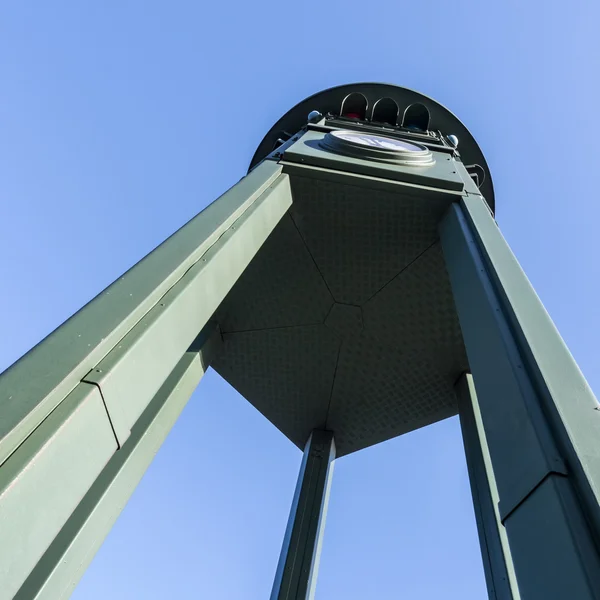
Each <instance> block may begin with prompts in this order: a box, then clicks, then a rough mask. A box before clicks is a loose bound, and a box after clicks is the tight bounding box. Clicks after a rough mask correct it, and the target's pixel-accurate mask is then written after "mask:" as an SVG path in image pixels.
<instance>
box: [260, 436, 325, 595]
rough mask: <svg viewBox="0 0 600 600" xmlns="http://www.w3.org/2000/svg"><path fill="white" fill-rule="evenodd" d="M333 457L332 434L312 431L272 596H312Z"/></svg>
mask: <svg viewBox="0 0 600 600" xmlns="http://www.w3.org/2000/svg"><path fill="white" fill-rule="evenodd" d="M334 459H335V444H334V441H333V434H332V433H331V432H330V431H322V430H315V431H313V432H312V434H311V436H310V438H309V440H308V442H307V444H306V448H305V450H304V457H303V459H302V465H301V467H300V475H299V477H298V483H297V485H296V492H295V493H294V500H293V502H292V509H291V511H290V518H289V521H288V525H287V529H286V531H285V536H284V540H283V547H282V549H281V556H280V557H279V564H278V565H277V572H276V574H275V583H274V584H273V591H272V592H271V600H309V599H311V598H314V594H315V589H316V585H317V572H318V569H319V559H320V556H321V544H322V541H323V532H324V530H325V517H326V514H327V503H328V501H329V488H330V486H331V476H332V473H333V461H334Z"/></svg>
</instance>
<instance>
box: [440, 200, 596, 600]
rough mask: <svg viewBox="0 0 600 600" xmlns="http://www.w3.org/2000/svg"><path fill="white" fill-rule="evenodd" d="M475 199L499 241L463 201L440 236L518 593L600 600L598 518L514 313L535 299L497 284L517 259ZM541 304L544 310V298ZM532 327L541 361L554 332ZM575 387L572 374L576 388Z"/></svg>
mask: <svg viewBox="0 0 600 600" xmlns="http://www.w3.org/2000/svg"><path fill="white" fill-rule="evenodd" d="M471 199H473V200H474V201H477V202H479V206H478V207H476V208H475V207H471V208H472V210H473V211H476V213H477V215H476V216H477V217H478V218H482V219H484V218H485V219H487V223H488V224H489V225H490V226H492V225H493V227H494V228H495V229H496V236H497V237H496V238H495V239H492V240H491V242H492V243H491V244H490V245H488V243H487V242H482V237H481V236H479V235H476V231H477V230H476V229H475V227H474V226H473V225H474V222H473V221H471V223H469V220H468V219H467V208H466V207H465V204H464V203H463V205H462V206H459V205H453V206H452V207H451V209H450V211H449V212H448V214H447V215H446V217H445V219H444V220H443V222H442V224H441V226H440V233H441V241H442V246H443V248H444V256H445V259H446V264H447V267H448V272H449V275H450V282H451V284H452V289H453V292H454V298H455V301H456V307H457V312H458V316H459V320H460V324H461V329H462V332H463V335H464V340H465V345H466V350H467V356H468V358H469V363H470V368H471V372H472V374H473V380H474V383H475V388H476V391H477V399H478V405H479V408H480V411H481V422H482V425H483V429H484V431H485V438H486V441H487V445H488V448H489V455H490V459H491V465H492V468H493V473H494V476H495V480H496V483H497V488H498V495H499V515H500V518H501V521H502V524H503V525H504V527H505V529H506V532H507V536H508V540H509V545H510V550H511V554H512V559H513V564H514V569H515V574H516V578H517V581H518V587H519V592H520V595H521V598H522V599H523V600H532V599H535V600H537V599H539V598H544V599H546V600H547V599H556V600H559V599H564V598H578V599H581V600H585V599H590V600H591V599H592V598H594V599H595V598H598V597H600V555H599V553H598V545H597V531H596V530H595V529H594V527H593V526H592V527H590V526H589V525H590V524H592V525H593V520H591V521H590V520H589V513H588V511H587V510H586V509H587V508H588V507H587V504H586V503H585V502H583V503H582V501H581V498H583V496H582V495H581V493H580V487H579V483H578V480H577V478H576V477H574V471H573V468H572V464H573V463H572V461H570V460H565V457H566V455H564V450H563V447H562V446H561V445H559V444H558V443H557V436H556V431H557V429H556V423H552V422H551V419H549V418H548V411H547V410H546V408H547V407H546V402H545V399H544V393H543V391H542V390H541V389H540V387H539V383H538V381H536V377H535V372H536V368H539V367H537V365H534V364H533V363H532V362H531V361H528V360H526V359H525V357H526V355H527V346H526V344H527V340H526V339H525V338H524V337H522V336H519V335H518V333H517V329H516V327H515V322H514V321H512V322H511V319H510V318H509V315H510V314H513V315H514V314H515V312H518V310H519V309H518V306H519V304H520V303H522V302H525V303H526V304H527V302H528V301H530V300H531V298H527V297H519V296H518V295H514V296H513V297H512V299H511V300H512V302H510V303H509V302H507V299H506V298H507V295H506V292H505V290H504V289H503V287H502V286H501V285H500V284H499V282H498V280H495V281H494V277H493V275H492V273H494V272H495V273H498V272H502V271H504V269H507V268H509V267H510V266H511V265H512V266H513V267H514V266H515V265H516V267H518V263H516V261H515V260H514V257H512V254H508V253H506V254H502V253H498V252H495V253H493V251H494V245H493V243H494V242H495V243H496V244H497V245H498V246H500V247H503V245H501V244H500V240H499V237H501V236H500V233H499V230H498V229H497V227H496V225H495V223H494V221H493V218H492V217H491V214H490V212H489V209H488V207H487V206H486V205H485V203H484V200H483V198H481V197H475V196H468V198H467V199H466V200H465V202H467V201H469V202H470V201H471ZM483 215H486V216H485V217H484V216H483ZM484 224H485V222H484ZM475 225H478V224H477V223H475ZM488 233H489V231H488ZM505 244H506V242H504V245H505ZM495 249H496V250H497V249H498V248H497V247H496V248H495ZM485 257H487V260H485ZM492 269H493V270H492ZM519 271H520V267H519ZM512 275H513V276H515V277H516V273H514V272H513V273H512ZM521 278H523V279H525V276H524V275H523V274H522V273H521V277H518V280H519V279H521ZM525 281H526V279H525ZM507 284H508V285H510V281H507ZM535 310H537V311H542V310H543V307H542V306H541V303H539V301H538V304H537V305H536V309H535ZM543 314H544V315H545V314H546V313H545V311H543ZM533 323H536V324H537V327H539V328H541V329H542V331H538V332H537V334H538V335H541V338H542V339H545V340H546V344H547V345H546V347H545V348H541V347H539V348H538V349H537V350H538V352H539V355H540V357H541V354H543V353H544V352H547V353H552V352H553V351H554V349H553V348H552V345H551V342H552V337H551V336H552V330H551V331H546V332H545V333H546V334H545V335H544V334H543V329H544V328H547V326H548V322H547V321H544V320H543V319H540V317H539V316H538V319H537V320H536V315H535V314H530V315H529V321H528V323H527V326H528V327H530V326H531V325H532V324H533ZM554 331H555V330H554ZM549 336H550V337H549ZM542 360H543V359H542ZM576 384H577V381H576V380H571V384H570V386H571V387H572V388H573V390H575V389H577V388H576ZM579 433H581V434H582V435H583V434H584V433H585V432H584V431H582V430H580V431H579ZM582 458H585V457H582Z"/></svg>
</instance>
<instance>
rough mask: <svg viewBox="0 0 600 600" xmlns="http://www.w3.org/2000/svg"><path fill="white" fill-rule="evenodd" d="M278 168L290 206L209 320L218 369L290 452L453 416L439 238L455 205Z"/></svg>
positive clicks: (463, 364)
mask: <svg viewBox="0 0 600 600" xmlns="http://www.w3.org/2000/svg"><path fill="white" fill-rule="evenodd" d="M303 168H304V167H301V166H295V165H291V164H290V165H288V166H287V168H284V172H285V170H288V171H289V172H290V183H291V188H292V196H293V204H292V207H291V208H290V210H289V211H288V214H287V215H286V216H285V217H284V218H283V219H282V221H281V222H280V223H279V224H278V225H277V227H276V228H275V230H274V231H273V233H272V234H271V235H270V237H269V238H268V240H267V241H266V243H265V244H264V245H263V247H262V248H261V249H260V250H259V252H258V254H257V255H256V257H255V258H254V260H253V261H252V262H251V264H250V266H249V267H248V268H247V270H246V271H245V272H244V274H243V275H242V277H241V278H240V279H239V280H238V282H237V283H236V284H235V286H234V288H233V289H232V291H231V292H230V293H229V295H228V297H227V298H226V300H225V301H224V303H223V305H222V306H221V307H220V309H219V311H218V315H217V316H218V319H217V320H218V322H219V325H220V327H221V331H222V334H223V340H224V342H225V343H224V346H223V351H222V352H221V353H220V355H219V356H218V358H217V359H216V360H215V362H214V363H213V366H214V368H215V369H216V370H217V372H218V373H219V374H220V375H221V376H222V377H224V378H225V379H226V380H227V381H228V382H229V383H230V384H231V385H232V386H233V387H234V388H235V389H236V390H238V391H239V392H240V393H241V394H242V395H243V396H244V397H245V398H246V399H248V400H249V401H250V402H251V403H252V404H253V405H254V406H255V407H256V408H257V409H258V410H259V411H260V412H261V413H262V414H263V415H264V416H265V417H267V418H268V419H269V420H270V421H271V422H272V423H273V424H274V425H276V426H277V427H278V428H279V429H280V430H281V431H282V432H283V433H284V434H285V435H286V436H287V437H288V438H289V439H290V440H292V441H293V442H294V443H295V444H296V445H297V446H299V447H301V448H302V447H304V445H305V443H306V440H307V439H308V436H309V435H310V432H311V431H312V430H314V429H327V430H330V431H333V432H334V434H335V440H336V446H337V455H338V456H343V455H345V454H349V453H351V452H355V451H356V450H360V449H361V448H364V447H366V446H370V445H372V444H376V443H378V442H382V441H384V440H387V439H390V438H392V437H395V436H397V435H400V434H402V433H406V432H408V431H411V430H414V429H417V428H419V427H422V426H424V425H428V424H430V423H433V422H436V421H439V420H440V419H444V418H446V417H449V416H452V415H454V414H456V412H457V406H456V399H455V393H454V384H455V382H456V380H457V379H458V378H459V376H460V375H461V373H463V372H464V371H466V370H467V369H468V364H467V359H466V355H465V349H464V345H463V342H462V336H461V332H460V327H459V324H458V319H457V316H456V310H455V307H454V302H453V299H452V293H451V289H450V283H449V280H448V276H447V273H446V269H445V266H444V260H443V256H442V252H441V248H440V243H439V239H438V233H437V227H438V224H439V221H440V219H441V218H442V216H443V215H444V214H445V212H446V211H447V210H448V207H449V206H450V204H451V203H452V201H453V200H455V199H456V196H455V194H454V193H452V192H448V193H444V192H441V191H436V192H435V193H433V192H432V193H430V194H429V195H428V194H427V193H425V194H424V193H423V190H422V189H420V190H418V193H417V191H416V190H413V189H411V188H410V187H407V186H400V185H398V186H394V188H395V189H394V190H393V191H389V190H385V189H373V187H371V186H370V185H365V183H364V182H363V181H362V179H358V178H357V179H356V180H355V181H354V182H353V184H349V183H345V184H340V183H339V182H333V181H331V180H330V177H331V176H330V175H329V176H328V175H327V174H326V173H325V172H321V173H319V172H317V171H315V170H313V169H311V170H310V176H306V175H308V172H307V173H306V174H305V173H304V172H303Z"/></svg>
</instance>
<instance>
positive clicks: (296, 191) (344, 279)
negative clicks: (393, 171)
mask: <svg viewBox="0 0 600 600" xmlns="http://www.w3.org/2000/svg"><path fill="white" fill-rule="evenodd" d="M292 193H293V197H294V204H293V206H292V209H291V213H292V217H293V219H294V222H295V223H296V225H297V227H298V229H299V230H300V233H301V234H302V237H303V238H304V241H305V243H306V245H307V246H308V249H309V251H310V253H311V255H312V256H313V258H314V260H315V262H316V264H317V266H318V267H319V270H320V271H321V273H322V275H323V277H324V279H325V281H326V282H327V285H328V287H329V289H330V290H331V293H332V294H333V296H334V298H335V300H336V301H337V302H341V303H344V304H355V305H358V306H360V305H362V304H364V303H365V302H366V301H367V300H369V299H370V298H371V297H372V296H373V295H375V294H376V293H377V292H378V291H379V290H380V289H381V288H383V286H385V285H386V284H387V283H388V282H389V281H390V280H391V279H393V278H394V277H395V276H396V275H397V274H398V273H399V272H400V271H402V270H403V269H404V268H405V267H406V266H407V265H409V264H410V263H411V262H412V261H413V260H414V259H415V258H417V257H418V256H419V255H420V254H421V253H422V252H423V251H424V250H426V249H427V248H428V247H429V246H430V245H431V244H432V243H433V242H434V241H435V240H436V239H437V230H436V227H437V223H438V222H439V220H440V218H441V216H442V215H443V214H444V212H445V210H446V209H447V207H448V205H449V200H448V198H447V197H445V196H440V198H439V199H438V200H427V201H424V200H423V199H422V198H420V197H419V196H418V195H416V194H415V195H412V194H411V193H410V192H409V191H408V190H407V192H406V193H405V194H401V193H396V194H393V193H390V192H383V191H378V190H369V189H366V188H362V187H357V186H352V185H348V184H346V185H344V184H339V183H333V182H329V181H323V180H319V179H309V178H304V177H292Z"/></svg>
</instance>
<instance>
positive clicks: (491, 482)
mask: <svg viewBox="0 0 600 600" xmlns="http://www.w3.org/2000/svg"><path fill="white" fill-rule="evenodd" d="M456 396H457V398H458V414H459V416H460V427H461V430H462V435H463V443H464V447H465V455H466V459H467V469H468V471H469V482H470V484H471V494H472V497H473V509H474V511H475V520H476V521H477V531H478V533H479V545H480V547H481V557H482V560H483V568H484V571H485V579H486V582H487V587H488V596H489V598H490V600H519V599H520V595H519V589H518V585H517V581H516V576H515V571H514V566H513V562H512V556H511V553H510V546H509V544H508V536H507V534H506V530H505V529H504V525H503V524H502V521H501V518H500V511H499V509H498V502H499V495H498V486H497V485H496V478H495V476H494V470H493V467H492V461H491V458H490V451H489V448H488V445H487V440H486V438H485V430H484V428H483V423H482V420H481V410H480V409H479V403H478V401H477V394H476V392H475V384H474V383H473V377H472V376H471V374H470V373H465V374H464V375H463V376H462V377H461V378H460V380H459V381H458V383H457V384H456Z"/></svg>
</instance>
